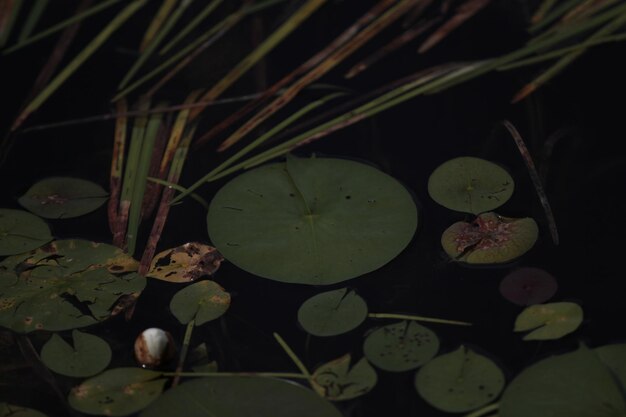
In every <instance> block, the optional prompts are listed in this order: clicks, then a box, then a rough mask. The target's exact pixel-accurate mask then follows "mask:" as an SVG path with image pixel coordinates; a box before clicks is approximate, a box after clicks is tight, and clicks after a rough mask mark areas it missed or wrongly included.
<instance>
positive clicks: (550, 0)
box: [530, 0, 558, 25]
mask: <svg viewBox="0 0 626 417" xmlns="http://www.w3.org/2000/svg"><path fill="white" fill-rule="evenodd" d="M557 2H558V0H543V1H542V2H541V4H540V5H539V7H538V8H537V11H535V14H533V17H531V19H530V22H531V23H532V24H533V25H536V24H538V23H539V22H540V21H541V20H543V18H544V17H545V16H546V14H547V13H548V12H549V11H550V9H552V7H553V6H554V5H555V4H556V3H557Z"/></svg>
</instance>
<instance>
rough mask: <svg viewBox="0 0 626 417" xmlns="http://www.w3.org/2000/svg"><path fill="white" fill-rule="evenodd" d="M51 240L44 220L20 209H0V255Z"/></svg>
mask: <svg viewBox="0 0 626 417" xmlns="http://www.w3.org/2000/svg"><path fill="white" fill-rule="evenodd" d="M51 240H52V236H51V235H50V229H49V228H48V225H47V224H46V222H44V221H43V220H41V219H40V218H39V217H37V216H34V215H32V214H30V213H27V212H25V211H22V210H11V209H0V256H7V255H16V254H18V253H23V252H28V251H29V250H31V249H35V248H38V247H40V246H42V245H45V244H46V243H48V242H50V241H51Z"/></svg>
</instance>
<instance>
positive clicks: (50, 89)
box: [11, 0, 146, 130]
mask: <svg viewBox="0 0 626 417" xmlns="http://www.w3.org/2000/svg"><path fill="white" fill-rule="evenodd" d="M145 2H146V0H135V1H133V2H132V3H130V4H128V6H126V7H125V8H124V9H123V10H122V11H121V12H120V13H119V14H118V15H117V16H115V17H114V18H113V20H111V21H110V22H109V23H108V25H107V26H106V27H105V28H104V29H103V30H102V31H101V32H100V33H99V34H98V35H97V36H96V37H95V38H94V39H93V40H92V41H91V42H89V44H88V45H87V46H86V47H85V48H84V49H83V50H82V51H81V52H80V53H79V54H78V55H76V57H74V59H73V60H72V61H71V62H70V63H69V64H68V65H67V66H66V67H65V68H64V69H63V70H62V71H61V72H60V73H59V74H58V75H57V76H56V77H55V78H54V79H53V80H52V81H51V82H50V84H48V85H47V86H46V88H44V89H43V90H42V91H41V92H40V93H39V94H38V95H37V96H36V97H35V98H34V99H33V100H32V101H31V102H30V103H29V104H28V105H27V106H26V108H25V109H24V110H23V111H22V113H21V114H20V115H19V116H18V118H17V119H16V120H15V122H14V123H13V126H11V130H15V129H17V128H18V127H19V126H20V125H21V124H22V123H23V122H24V120H26V118H27V117H28V116H29V115H30V114H31V113H32V112H34V111H35V110H37V109H38V108H39V107H40V106H41V105H42V104H43V103H44V102H45V101H46V100H47V99H48V98H49V97H50V96H51V95H52V94H53V93H54V92H55V91H56V90H57V89H58V88H59V87H60V86H61V85H62V84H63V83H64V82H65V81H66V80H67V79H68V78H69V77H70V76H71V75H72V74H73V73H74V72H75V71H76V70H77V69H78V68H80V66H81V65H82V64H83V63H84V62H85V61H86V60H87V59H88V58H89V57H91V55H92V54H93V53H94V52H95V51H96V50H97V49H98V48H99V47H100V46H101V45H102V44H103V43H104V42H105V41H106V40H107V39H108V38H109V37H110V36H111V35H112V34H113V32H115V31H116V30H117V29H118V28H119V27H120V26H121V25H122V24H124V22H126V20H128V19H129V18H130V17H131V16H132V15H133V14H134V13H135V12H136V11H137V10H139V9H140V8H141V7H142V6H143V5H144V4H145Z"/></svg>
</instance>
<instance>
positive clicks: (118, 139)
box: [107, 99, 128, 248]
mask: <svg viewBox="0 0 626 417" xmlns="http://www.w3.org/2000/svg"><path fill="white" fill-rule="evenodd" d="M115 105H116V111H117V113H118V114H119V116H118V117H117V120H116V121H115V137H114V140H113V156H112V157H111V174H110V177H109V188H110V196H109V203H108V210H107V213H108V217H109V229H110V230H111V233H112V234H113V244H114V245H115V246H117V247H120V248H122V247H124V236H125V234H126V230H125V228H126V226H125V224H124V225H122V223H121V222H120V192H121V187H122V173H123V172H124V152H125V149H126V130H127V126H128V118H127V117H126V111H127V109H128V105H127V103H126V100H124V99H121V100H119V101H118V102H117V103H115Z"/></svg>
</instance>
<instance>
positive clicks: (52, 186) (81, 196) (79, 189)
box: [18, 177, 109, 219]
mask: <svg viewBox="0 0 626 417" xmlns="http://www.w3.org/2000/svg"><path fill="white" fill-rule="evenodd" d="M108 197H109V196H108V194H107V192H106V191H105V190H104V189H103V188H102V187H100V186H99V185H98V184H96V183H93V182H91V181H87V180H83V179H80V178H71V177H51V178H46V179H43V180H41V181H39V182H37V183H36V184H34V185H33V186H32V187H30V188H29V189H28V191H26V194H24V195H23V196H21V197H20V198H19V200H18V201H19V203H20V204H21V205H22V207H24V208H25V209H27V210H29V211H31V212H33V213H35V214H37V215H38V216H41V217H44V218H47V219H69V218H71V217H78V216H82V215H83V214H87V213H90V212H92V211H94V210H96V209H97V208H98V207H100V206H101V205H102V204H104V202H105V201H106V200H107V198H108Z"/></svg>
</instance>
